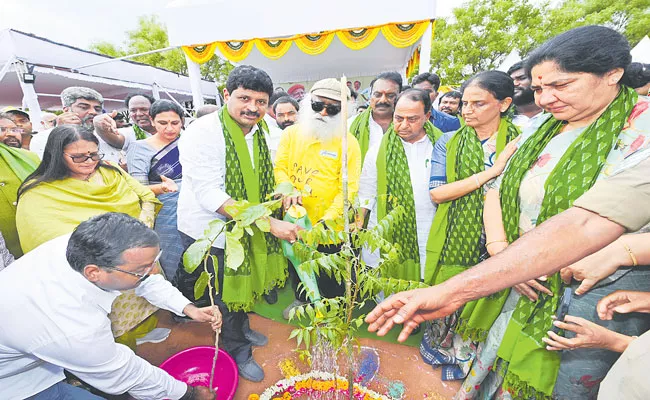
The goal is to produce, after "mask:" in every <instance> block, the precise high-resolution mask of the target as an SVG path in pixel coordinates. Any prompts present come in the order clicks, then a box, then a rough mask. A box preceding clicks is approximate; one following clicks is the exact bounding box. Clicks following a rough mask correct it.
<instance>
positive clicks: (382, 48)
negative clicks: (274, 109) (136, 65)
mask: <svg viewBox="0 0 650 400" xmlns="http://www.w3.org/2000/svg"><path fill="white" fill-rule="evenodd" d="M435 10H436V1H435V0H399V1H395V0H375V1H369V0H327V1H319V2H314V1H305V0H274V1H272V2H271V1H268V0H248V1H246V2H245V3H240V2H237V1H232V0H176V1H173V2H171V3H170V4H169V5H168V6H167V8H165V9H163V10H161V12H160V15H161V17H162V20H163V21H164V23H165V25H166V26H167V30H168V33H169V42H170V44H171V45H184V46H189V45H195V44H207V43H212V42H216V41H219V42H224V41H245V40H251V39H255V38H282V37H287V36H292V35H298V34H307V33H316V32H321V31H333V30H339V29H353V28H359V27H366V26H377V25H384V24H389V23H405V22H413V21H421V20H426V19H434V18H435ZM418 45H419V42H417V43H415V44H414V45H413V46H409V47H406V48H397V47H393V46H392V45H390V44H389V43H388V41H387V40H386V39H385V38H384V37H383V36H382V35H381V34H379V35H377V38H376V39H375V40H374V42H373V43H372V44H370V45H369V46H368V47H366V48H364V49H362V50H351V49H349V48H348V47H346V46H345V45H344V44H343V43H341V42H340V41H339V39H338V38H334V40H333V41H332V43H331V44H330V46H329V47H328V48H327V50H325V51H324V52H323V53H321V54H318V55H315V56H314V55H308V54H305V53H303V52H302V51H300V50H299V49H298V48H296V46H295V45H292V47H291V48H290V49H289V51H288V52H287V53H286V54H285V55H284V56H282V57H281V58H280V59H278V60H271V59H268V58H266V57H265V56H264V55H262V54H261V53H260V52H259V50H257V48H253V50H252V51H251V52H250V54H249V55H248V57H247V58H245V59H244V60H242V61H241V64H250V65H254V66H257V67H258V68H261V69H263V70H265V71H266V72H267V73H268V74H269V75H270V76H271V78H272V79H273V81H274V82H275V83H289V82H305V81H315V80H318V79H322V78H327V77H337V76H341V75H342V74H345V75H347V76H348V77H356V76H374V75H377V74H379V73H381V72H384V71H400V72H403V71H404V69H405V68H406V65H407V63H408V61H409V59H410V57H411V54H412V53H413V51H414V49H415V47H417V46H418ZM217 53H218V50H217Z"/></svg>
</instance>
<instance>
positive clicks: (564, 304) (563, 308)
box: [551, 287, 573, 335]
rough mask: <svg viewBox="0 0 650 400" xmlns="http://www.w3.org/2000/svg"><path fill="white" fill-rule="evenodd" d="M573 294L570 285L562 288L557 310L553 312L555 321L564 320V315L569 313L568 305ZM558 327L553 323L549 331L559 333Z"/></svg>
mask: <svg viewBox="0 0 650 400" xmlns="http://www.w3.org/2000/svg"><path fill="white" fill-rule="evenodd" d="M572 296H573V290H571V288H570V287H568V288H564V294H562V298H561V299H560V305H558V306H557V311H556V312H555V320H556V321H564V317H566V315H567V314H568V313H569V305H571V297H572ZM560 330H561V329H560V328H558V327H557V326H555V325H553V326H552V327H551V331H552V332H553V333H555V334H558V335H559V334H560Z"/></svg>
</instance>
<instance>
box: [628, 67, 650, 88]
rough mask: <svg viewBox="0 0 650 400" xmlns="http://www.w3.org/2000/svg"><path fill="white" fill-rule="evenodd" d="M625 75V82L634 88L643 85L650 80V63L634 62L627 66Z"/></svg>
mask: <svg viewBox="0 0 650 400" xmlns="http://www.w3.org/2000/svg"><path fill="white" fill-rule="evenodd" d="M625 75H626V78H627V79H626V81H625V82H623V83H625V84H626V85H628V86H630V87H631V88H634V89H636V88H640V87H643V86H645V85H647V84H648V82H650V64H643V63H639V62H633V63H631V64H630V65H629V66H628V67H627V68H625Z"/></svg>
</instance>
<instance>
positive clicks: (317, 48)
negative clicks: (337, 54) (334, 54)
mask: <svg viewBox="0 0 650 400" xmlns="http://www.w3.org/2000/svg"><path fill="white" fill-rule="evenodd" d="M294 40H295V43H296V46H298V48H299V49H300V50H302V52H303V53H305V54H309V55H310V56H315V55H317V54H320V53H322V52H324V51H325V50H326V49H327V48H328V47H329V45H330V43H332V40H334V32H322V33H319V34H316V35H313V34H310V35H303V36H300V37H296V38H295V39H294Z"/></svg>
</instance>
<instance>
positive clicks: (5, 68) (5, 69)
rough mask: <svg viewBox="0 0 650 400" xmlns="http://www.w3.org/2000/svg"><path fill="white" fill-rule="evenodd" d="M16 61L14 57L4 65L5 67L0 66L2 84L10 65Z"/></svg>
mask: <svg viewBox="0 0 650 400" xmlns="http://www.w3.org/2000/svg"><path fill="white" fill-rule="evenodd" d="M14 61H16V59H15V57H13V56H12V57H11V58H9V60H8V61H7V62H6V63H5V65H3V66H2V69H1V70H0V82H2V79H3V78H4V77H5V74H6V73H7V72H8V71H9V67H11V64H13V63H14Z"/></svg>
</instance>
